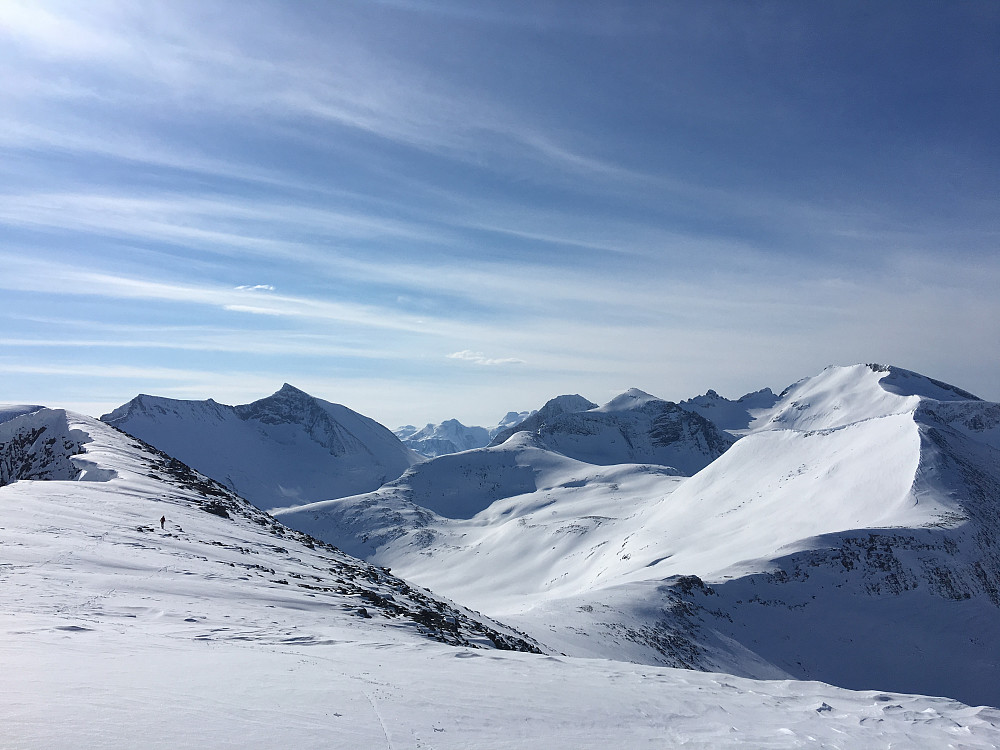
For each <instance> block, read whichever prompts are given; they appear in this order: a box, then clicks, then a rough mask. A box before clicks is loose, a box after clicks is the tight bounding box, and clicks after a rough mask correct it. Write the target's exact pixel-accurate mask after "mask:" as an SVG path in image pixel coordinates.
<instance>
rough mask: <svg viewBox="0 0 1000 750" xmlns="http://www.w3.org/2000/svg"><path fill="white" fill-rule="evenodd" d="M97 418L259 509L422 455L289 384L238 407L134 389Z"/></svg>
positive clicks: (347, 489) (349, 486)
mask: <svg viewBox="0 0 1000 750" xmlns="http://www.w3.org/2000/svg"><path fill="white" fill-rule="evenodd" d="M101 419H102V420H103V421H105V422H107V423H108V424H111V425H114V426H115V427H118V428H119V429H122V430H124V431H125V432H127V433H129V434H130V435H134V436H136V437H138V438H140V439H142V440H144V441H145V442H147V443H149V444H150V445H153V446H155V447H156V448H159V449H160V450H162V451H165V452H166V453H169V454H170V455H172V456H174V457H176V458H179V459H180V460H181V461H184V462H185V463H187V464H188V465H189V466H192V467H194V468H195V469H197V470H198V471H201V472H203V473H204V474H206V475H208V476H210V477H212V478H213V479H215V480H217V481H219V482H222V483H223V484H224V485H226V486H227V487H229V488H230V489H232V490H234V491H236V492H237V493H238V494H239V495H240V496H242V497H244V498H246V499H247V500H249V501H250V502H252V503H254V504H255V505H257V507H259V508H264V509H266V508H272V507H275V506H285V505H289V504H291V503H306V502H311V501H314V500H321V499H324V500H325V499H327V498H331V497H343V496H345V495H353V494H355V493H358V492H367V491H369V490H373V489H375V488H376V487H379V486H380V485H382V484H383V483H385V482H387V481H389V480H392V479H395V478H396V477H398V476H399V475H400V474H402V473H403V472H404V471H405V470H406V469H407V468H409V467H410V466H411V465H412V464H414V463H416V462H417V461H419V460H420V456H418V455H417V454H415V453H414V452H413V451H411V450H410V449H408V448H407V447H406V446H404V445H403V444H402V443H401V442H400V441H399V439H398V438H397V437H396V436H395V435H393V434H392V432H390V431H389V430H388V429H387V428H386V427H383V426H382V425H380V424H379V423H378V422H375V421H374V420H372V419H369V418H368V417H365V416H362V415H360V414H358V413H357V412H354V411H352V410H350V409H348V408H347V407H345V406H341V405H340V404H332V403H330V402H328V401H324V400H322V399H318V398H315V397H313V396H310V395H309V394H307V393H304V392H302V391H300V390H298V389H297V388H294V387H292V386H290V385H288V384H285V385H284V386H283V387H282V388H281V389H280V390H279V391H278V392H276V393H275V394H273V395H272V396H269V397H267V398H264V399H261V400H259V401H255V402H254V403H252V404H246V405H243V406H236V407H233V406H226V405H223V404H219V403H216V402H215V401H213V400H211V399H209V400H207V401H183V400H176V399H168V398H160V397H156V396H146V395H140V396H138V397H136V398H134V399H133V400H132V401H130V402H129V403H127V404H125V405H123V406H120V407H119V408H118V409H116V410H115V411H113V412H111V413H110V414H106V415H104V416H103V417H102V418H101Z"/></svg>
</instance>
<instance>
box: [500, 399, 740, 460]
mask: <svg viewBox="0 0 1000 750" xmlns="http://www.w3.org/2000/svg"><path fill="white" fill-rule="evenodd" d="M521 432H529V433H531V434H534V435H537V436H538V439H539V441H540V444H541V445H544V446H545V447H546V448H548V449H549V450H552V451H555V452H557V453H561V454H563V455H564V456H568V457H570V458H575V459H577V460H578V461H584V462H586V463H591V464H597V465H602V466H606V465H609V464H621V463H650V464H658V465H660V466H669V467H673V468H674V469H675V470H676V471H678V472H679V473H681V474H686V475H689V474H693V473H695V472H697V471H699V470H700V469H702V468H704V467H705V466H706V465H707V464H708V463H710V462H711V461H713V460H714V459H715V458H716V457H718V456H719V455H721V454H722V453H723V452H724V451H725V450H726V449H727V448H728V447H729V446H730V445H731V444H732V442H733V438H732V437H730V436H729V435H725V434H723V433H722V432H720V431H719V430H718V429H717V428H716V427H715V425H713V424H712V423H711V422H710V421H708V420H706V419H705V418H703V417H701V416H699V415H697V414H692V413H690V412H688V411H685V410H683V409H681V408H680V407H679V406H678V405H677V404H674V403H672V402H669V401H664V400H662V399H659V398H656V397H655V396H651V395H650V394H648V393H645V392H644V391H640V390H639V389H637V388H633V389H631V390H629V391H626V392H625V393H623V394H621V395H620V396H618V397H617V398H614V399H612V400H611V401H610V402H608V403H607V404H605V405H604V406H603V407H598V406H597V405H596V404H593V403H592V402H590V401H588V400H587V399H585V398H583V397H582V396H576V395H574V396H559V397H558V398H554V399H552V400H551V401H549V402H548V403H546V404H545V406H543V407H542V408H541V409H539V410H538V412H537V413H535V414H533V415H532V416H531V417H529V418H528V419H525V420H524V421H523V422H521V423H520V424H518V425H516V426H515V427H512V428H509V429H507V430H505V431H503V432H500V433H498V434H497V436H496V437H494V438H493V441H492V442H491V443H490V445H491V446H497V445H502V444H503V443H504V442H505V441H507V440H508V439H510V438H511V436H513V435H515V434H517V433H521Z"/></svg>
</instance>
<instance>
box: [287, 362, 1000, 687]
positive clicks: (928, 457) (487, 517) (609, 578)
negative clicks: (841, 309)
mask: <svg viewBox="0 0 1000 750" xmlns="http://www.w3.org/2000/svg"><path fill="white" fill-rule="evenodd" d="M626 395H627V396H629V395H630V394H626ZM631 395H632V396H634V398H633V400H634V401H635V402H638V403H639V404H640V405H641V404H642V402H643V400H644V399H647V398H650V397H646V396H645V395H642V394H631ZM621 407H622V404H621V403H620V402H619V403H616V402H612V403H611V404H610V405H608V407H605V408H606V409H607V411H608V412H610V413H616V412H617V411H620V410H621ZM584 413H585V414H586V413H589V412H584ZM573 416H577V415H576V414H574V415H573ZM997 416H998V410H997V405H995V404H988V403H985V402H982V401H978V400H974V397H971V396H970V395H969V394H966V393H965V392H963V391H961V390H959V389H955V388H952V387H950V386H945V385H944V384H940V383H936V382H935V381H931V380H929V379H927V378H923V377H922V376H919V375H917V374H915V373H908V372H907V371H904V370H899V369H896V368H892V369H888V368H879V367H867V366H864V365H859V366H855V367H848V368H829V369H828V370H826V371H824V372H823V373H821V374H820V375H818V376H816V377H814V378H808V379H806V380H804V381H802V382H800V383H798V384H796V385H795V386H793V387H791V388H789V389H788V390H787V391H786V392H785V393H784V394H782V397H781V399H780V400H779V401H778V403H776V404H775V405H774V407H773V408H772V409H770V410H768V411H766V412H765V413H760V414H758V415H757V419H756V420H755V422H754V424H753V425H752V427H751V432H750V434H748V435H747V436H746V437H744V438H742V439H740V440H739V441H738V442H736V443H735V445H733V447H732V448H730V449H729V450H728V451H727V452H725V453H723V454H722V455H721V456H720V457H719V458H717V459H716V460H715V461H714V462H712V463H711V464H709V465H708V466H707V467H706V468H704V469H703V470H702V471H700V472H698V473H697V474H695V475H694V476H692V477H690V478H680V477H674V476H669V475H665V474H664V473H663V472H662V469H661V470H656V469H653V468H652V467H650V466H648V465H646V466H643V465H620V466H595V465H591V464H586V463H583V462H579V461H572V460H570V459H568V458H567V457H566V456H563V455H558V454H555V453H554V452H553V451H550V450H547V448H549V447H551V446H550V445H549V443H548V441H547V440H546V439H545V436H541V435H537V434H536V435H535V436H533V437H532V436H530V435H528V434H527V433H521V434H520V435H519V437H518V438H517V439H516V440H514V441H511V443H510V445H507V444H505V445H504V446H498V447H495V448H490V449H488V451H499V450H501V449H504V450H506V453H507V454H508V455H507V458H506V459H505V461H506V463H505V464H503V465H504V466H506V467H507V468H506V469H504V470H503V471H500V470H498V469H497V468H496V467H494V468H491V469H490V470H489V471H486V472H484V470H483V467H484V465H485V463H484V461H485V459H484V458H483V455H482V453H483V452H481V451H472V452H469V453H465V454H460V455H459V456H454V457H452V458H451V461H452V463H451V464H448V465H446V464H443V463H439V462H441V461H442V459H437V460H435V461H429V462H427V463H425V464H422V465H421V466H419V467H414V469H413V470H412V471H411V472H410V473H408V474H407V475H404V476H403V477H401V478H400V479H399V480H398V481H397V482H396V483H394V485H393V486H391V487H386V488H383V490H382V491H380V492H376V493H372V494H368V495H363V496H359V497H355V498H345V499H342V500H338V501H334V502H331V503H329V504H323V505H322V506H312V507H309V508H302V509H299V510H291V511H288V512H287V513H283V514H282V515H281V516H280V517H281V518H282V519H283V520H285V521H286V522H287V523H289V524H291V525H293V526H296V527H300V528H306V529H309V530H311V531H313V532H314V533H316V534H317V535H319V536H322V537H324V538H328V539H331V540H335V541H336V543H338V544H347V545H350V544H353V545H355V548H356V549H357V551H358V552H359V553H362V554H366V555H367V556H369V557H370V559H373V560H376V561H378V562H379V563H380V564H386V565H391V566H392V567H393V569H394V570H398V571H401V572H403V574H404V575H407V576H409V577H412V578H413V579H414V580H418V581H421V582H423V583H424V584H425V585H429V586H431V587H432V588H434V589H435V590H440V591H444V592H447V593H448V594H449V595H450V596H452V597H454V598H456V599H458V600H461V601H463V602H466V603H468V604H469V605H471V606H473V607H476V608H477V609H480V610H482V611H485V612H489V613H491V614H493V615H494V616H497V617H501V618H502V619H506V620H508V621H511V622H514V623H516V624H518V625H519V626H520V627H521V628H522V629H525V630H527V631H528V632H531V633H534V634H536V635H538V636H539V637H543V638H544V640H545V641H546V643H548V644H549V645H552V646H555V647H556V648H557V649H559V650H561V651H564V652H565V653H571V654H581V655H590V656H602V657H611V658H628V659H633V660H636V661H642V662H646V663H660V664H672V665H684V666H692V667H697V668H703V669H724V670H728V671H732V672H734V673H737V674H744V675H753V676H759V677H781V676H794V677H800V678H813V679H824V680H831V681H835V682H837V683H838V684H842V685H848V686H852V687H873V686H878V687H891V688H894V689H905V690H916V691H922V692H929V693H939V694H948V695H951V696H957V697H960V698H962V699H965V700H968V701H973V702H988V703H991V704H993V705H997V704H1000V689H998V688H997V685H1000V679H998V678H1000V650H998V645H997V644H1000V618H998V614H1000V612H998V606H1000V596H998V591H1000V588H998V586H1000V557H998V552H997V542H996V541H995V540H997V539H1000V528H998V526H1000V524H998V502H1000V468H998V467H1000V457H998V451H997V449H996V447H995V446H994V443H995V441H996V435H997V425H998V421H1000V420H998V419H997ZM491 460H492V461H494V463H496V464H497V465H499V464H500V463H503V462H500V459H499V458H494V459H491ZM511 466H516V467H519V470H520V471H521V472H522V473H520V474H519V473H516V472H513V471H512V469H511V468H510V467H511ZM528 469H530V470H531V472H532V473H533V479H532V481H533V483H534V487H532V486H531V484H529V483H523V484H520V485H519V484H518V482H517V481H515V480H516V479H517V478H518V477H524V476H528V475H527V474H526V473H524V472H525V471H526V470H528ZM504 472H506V473H504ZM463 473H464V476H465V477H466V479H467V480H469V484H467V492H466V493H465V494H463V493H462V490H461V481H462V480H461V476H463ZM445 486H448V487H450V489H449V492H450V493H451V494H452V495H454V496H455V497H456V498H458V499H459V500H460V499H461V498H466V499H467V500H468V503H467V504H465V505H462V504H461V503H460V502H458V500H456V502H454V503H452V504H451V505H447V506H443V505H436V506H435V498H436V497H439V492H438V489H437V488H439V487H445ZM518 493H520V494H518ZM814 597H815V598H814ZM935 644H936V646H935Z"/></svg>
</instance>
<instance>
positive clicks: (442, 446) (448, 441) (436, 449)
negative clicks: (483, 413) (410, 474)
mask: <svg viewBox="0 0 1000 750" xmlns="http://www.w3.org/2000/svg"><path fill="white" fill-rule="evenodd" d="M393 432H394V433H395V434H396V437H398V438H399V439H400V440H401V441H402V442H403V445H405V446H406V447H407V448H410V449H411V450H413V451H415V452H417V453H419V454H420V455H421V456H424V457H425V458H434V457H435V456H443V455H445V454H448V453H458V452H459V451H467V450H470V449H471V448H482V447H483V446H485V445H486V444H487V443H489V442H490V433H489V430H487V429H486V428H485V427H466V426H465V425H464V424H462V423H461V422H459V421H458V420H457V419H448V420H446V421H444V422H441V423H440V424H427V425H425V426H424V427H422V428H421V429H419V430H418V429H417V428H416V427H414V426H413V425H404V426H403V427H400V428H399V429H396V430H393Z"/></svg>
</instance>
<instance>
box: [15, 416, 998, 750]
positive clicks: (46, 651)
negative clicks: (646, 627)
mask: <svg viewBox="0 0 1000 750" xmlns="http://www.w3.org/2000/svg"><path fill="white" fill-rule="evenodd" d="M0 429H2V433H0V444H2V447H0V455H3V456H5V457H8V458H12V459H14V460H13V463H12V464H11V465H14V464H17V465H19V466H30V467H31V468H30V470H27V471H26V472H22V473H28V474H31V475H45V476H48V477H49V478H48V479H45V480H42V479H30V478H26V477H25V476H16V477H9V479H12V481H9V482H8V483H6V484H5V485H4V486H0V550H2V551H3V559H2V560H0V580H2V582H3V585H2V586H0V664H3V667H4V670H3V673H4V675H5V676H6V677H7V678H8V683H9V684H8V685H7V689H4V690H2V691H0V715H2V716H3V717H4V724H3V731H2V741H0V744H2V745H3V747H5V748H12V750H21V749H24V750H29V749H34V748H43V747H44V748H54V749H59V748H78V747H101V748H115V749H117V748H134V747H146V748H178V747H212V748H241V749H242V748H274V747H296V748H359V747H382V746H385V747H438V748H467V747H489V748H521V747H528V746H544V747H548V748H556V749H558V748H599V747H607V746H608V745H609V744H611V743H614V744H617V745H623V746H629V747H635V746H645V745H649V744H654V745H656V746H662V745H663V744H664V743H667V744H668V745H670V744H675V745H684V746H688V747H704V748H708V747H712V748H727V747H732V748H736V747H748V746H752V747H772V748H799V747H815V746H816V745H817V743H819V744H820V746H828V747H873V748H876V747H885V748H888V747H897V746H905V747H918V748H920V747H922V748H938V747H948V746H956V747H958V746H961V747H967V748H989V747H995V746H996V744H997V743H998V742H1000V715H998V714H997V712H996V711H994V710H992V709H975V708H969V707H966V706H964V705H962V704H959V703H956V702H954V701H951V700H946V699H939V698H924V697H918V696H908V695H899V694H889V693H882V692H851V691H847V690H841V689H838V688H834V687H830V686H828V685H823V684H820V683H815V682H810V683H800V682H794V681H782V682H757V681H751V680H745V679H740V678H738V677H732V676H728V675H717V674H702V673H696V672H690V671H681V670H673V669H666V668H656V667H641V668H637V667H636V666H635V665H631V664H624V663H616V662H608V661H600V660H586V659H574V658H567V657H556V656H542V655H536V654H531V653H516V652H511V651H509V650H497V649H495V648H493V647H494V646H495V645H500V646H504V647H508V648H509V647H519V648H524V649H530V648H532V646H531V644H530V643H528V642H526V641H525V640H524V639H523V638H521V637H520V636H519V635H518V634H517V633H514V632H512V631H511V630H509V629H507V628H505V627H504V626H502V625H499V624H497V623H495V622H491V621H488V620H486V619H485V618H482V617H479V616H476V615H475V614H474V613H471V612H469V611H468V610H465V609H463V608H462V607H459V606H457V605H453V604H451V603H449V602H447V601H444V600H441V599H439V598H437V597H434V596H433V595H431V594H430V593H428V592H426V591H422V590H420V589H418V588H416V587H413V586H411V585H409V584H407V583H406V582H405V581H403V580H401V579H399V578H397V577H395V576H394V575H391V574H390V573H388V572H387V571H385V570H384V569H381V568H377V567H374V566H371V565H367V564H364V563H361V562H360V561H358V560H355V559H353V558H350V557H349V556H347V555H345V554H343V553H342V552H339V551H337V550H336V549H333V548H331V547H329V546H326V545H323V544H321V543H318V542H316V541H315V540H311V539H310V538H308V537H305V536H303V535H302V534H299V533H296V532H293V531H290V530H288V529H286V528H284V527H282V526H280V525H278V524H276V523H275V522H274V521H273V519H271V518H270V517H269V516H267V515H266V514H264V513H262V512H260V511H259V510H257V509H256V508H254V507H253V506H251V505H249V504H248V503H246V502H244V501H243V500H241V499H240V498H238V497H236V496H235V495H233V494H232V493H231V492H229V491H228V490H227V489H225V488H224V487H222V486H220V485H218V484H217V483H214V482H212V481H211V480H209V479H207V478H206V477H204V476H202V475H199V474H197V473H196V472H194V471H192V470H191V469H189V468H188V467H187V466H185V465H184V464H181V463H180V462H178V461H176V460H175V459H172V458H170V457H169V456H166V455H165V454H162V453H159V452H157V451H155V450H154V449H152V448H150V447H149V446H147V445H145V444H143V443H141V442H139V441H137V440H135V439H133V438H131V437H128V436H126V435H124V434H123V433H120V432H118V431H116V430H114V429H112V428H111V427H109V426H107V425H104V424H102V423H100V422H97V421H95V420H92V419H89V418H86V417H82V416H79V415H74V414H68V413H66V412H63V411H61V410H48V409H35V410H33V411H30V412H27V413H25V412H22V413H20V414H19V415H18V416H15V417H12V418H11V419H8V420H6V421H4V422H3V424H0ZM67 467H76V468H75V470H73V469H69V468H67ZM17 473H18V472H15V474H17ZM57 476H58V477H60V478H57ZM87 479H89V480H91V481H81V480H87ZM160 516H164V517H165V519H166V520H165V523H164V527H165V528H163V529H161V528H160V525H159V522H158V520H157V519H158V518H159V517H160ZM456 645H457V646H458V647H456ZM473 646H474V647H476V648H471V647H473ZM484 647H485V648H484Z"/></svg>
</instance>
